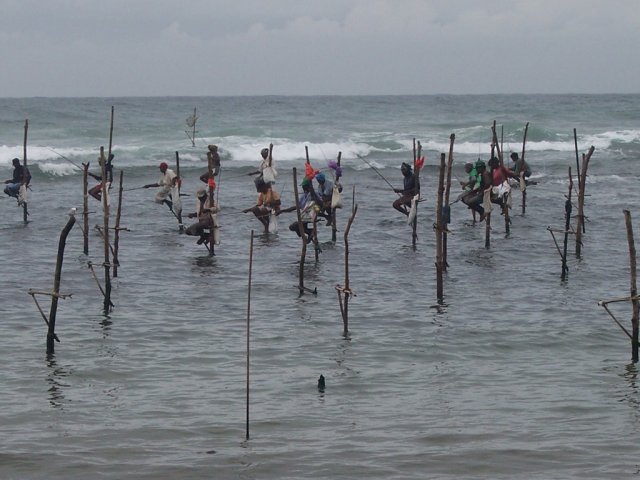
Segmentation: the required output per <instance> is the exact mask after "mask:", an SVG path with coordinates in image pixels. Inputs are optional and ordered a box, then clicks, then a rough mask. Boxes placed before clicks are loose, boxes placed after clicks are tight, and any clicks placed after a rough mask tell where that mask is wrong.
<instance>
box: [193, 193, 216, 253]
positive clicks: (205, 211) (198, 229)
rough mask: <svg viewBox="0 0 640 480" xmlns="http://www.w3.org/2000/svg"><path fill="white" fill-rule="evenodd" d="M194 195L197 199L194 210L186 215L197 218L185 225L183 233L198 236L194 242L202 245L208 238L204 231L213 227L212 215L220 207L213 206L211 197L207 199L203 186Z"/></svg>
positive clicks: (207, 195)
mask: <svg viewBox="0 0 640 480" xmlns="http://www.w3.org/2000/svg"><path fill="white" fill-rule="evenodd" d="M196 197H197V199H198V200H197V204H196V211H195V212H193V213H190V214H189V215H187V216H188V217H189V218H197V219H198V221H197V222H196V223H194V224H193V225H190V226H189V227H187V229H186V230H185V233H186V234H187V235H193V236H196V237H200V238H199V239H198V241H197V242H196V243H197V244H198V245H202V244H203V243H205V242H206V241H207V240H208V239H209V238H208V234H206V233H205V230H206V229H208V228H213V227H214V219H213V215H214V214H216V213H218V211H219V210H220V209H219V208H218V207H216V206H215V203H214V200H213V199H209V194H208V193H207V191H206V190H205V189H204V188H201V189H200V190H198V193H196Z"/></svg>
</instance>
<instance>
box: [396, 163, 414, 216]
mask: <svg viewBox="0 0 640 480" xmlns="http://www.w3.org/2000/svg"><path fill="white" fill-rule="evenodd" d="M400 171H401V172H402V175H403V176H404V188H394V189H393V191H394V192H396V193H399V194H401V196H400V197H398V198H397V199H396V200H395V201H394V202H393V208H395V209H396V210H398V211H399V212H400V213H402V214H404V215H406V216H408V215H409V210H408V208H409V207H411V199H412V198H413V197H414V195H415V194H416V176H415V174H414V173H413V171H412V170H411V165H409V164H408V163H405V162H403V163H402V165H401V166H400Z"/></svg>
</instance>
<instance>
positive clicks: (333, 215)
mask: <svg viewBox="0 0 640 480" xmlns="http://www.w3.org/2000/svg"><path fill="white" fill-rule="evenodd" d="M341 159H342V152H338V161H337V164H338V168H340V160H341ZM334 185H335V183H334ZM336 210H337V208H332V209H331V241H332V242H333V243H335V242H336V239H337V236H338V226H337V225H336V219H337V217H338V215H337V214H336Z"/></svg>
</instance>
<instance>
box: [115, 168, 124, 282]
mask: <svg viewBox="0 0 640 480" xmlns="http://www.w3.org/2000/svg"><path fill="white" fill-rule="evenodd" d="M122 175H123V173H122V170H120V182H119V189H118V209H117V210H116V226H115V230H114V233H113V277H114V278H115V277H117V276H118V267H119V266H120V262H119V261H118V246H119V243H120V216H121V215H122Z"/></svg>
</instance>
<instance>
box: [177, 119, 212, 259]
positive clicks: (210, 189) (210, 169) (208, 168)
mask: <svg viewBox="0 0 640 480" xmlns="http://www.w3.org/2000/svg"><path fill="white" fill-rule="evenodd" d="M193 114H194V118H195V109H194V110H193ZM194 128H195V127H194ZM177 154H178V152H176V155H177ZM176 158H177V156H176ZM207 174H208V179H207V185H208V186H209V203H210V205H211V207H212V208H213V207H214V205H215V202H214V201H213V193H214V185H215V181H214V179H213V158H212V157H211V155H207ZM178 181H179V180H178ZM215 206H216V207H217V205H215ZM209 215H210V217H211V231H210V232H209V247H208V248H209V256H210V257H213V256H214V255H215V229H216V225H215V220H214V218H213V215H214V214H213V213H210V214H209ZM180 223H182V221H180Z"/></svg>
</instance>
